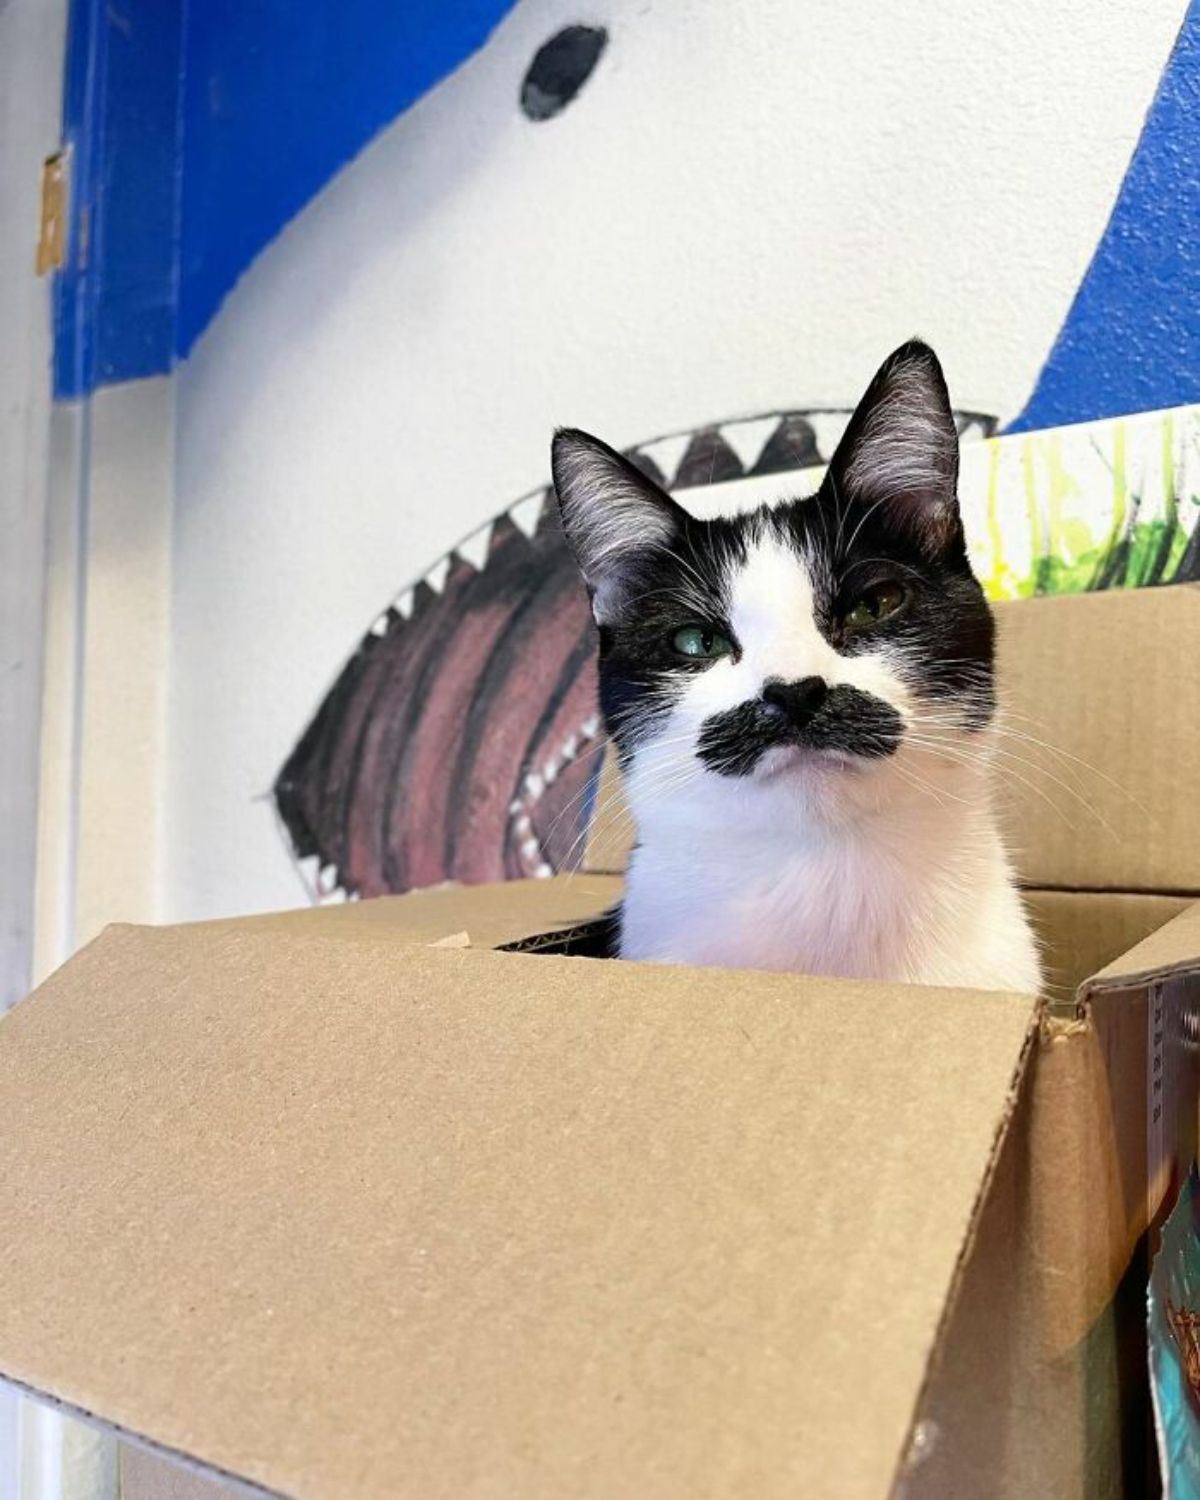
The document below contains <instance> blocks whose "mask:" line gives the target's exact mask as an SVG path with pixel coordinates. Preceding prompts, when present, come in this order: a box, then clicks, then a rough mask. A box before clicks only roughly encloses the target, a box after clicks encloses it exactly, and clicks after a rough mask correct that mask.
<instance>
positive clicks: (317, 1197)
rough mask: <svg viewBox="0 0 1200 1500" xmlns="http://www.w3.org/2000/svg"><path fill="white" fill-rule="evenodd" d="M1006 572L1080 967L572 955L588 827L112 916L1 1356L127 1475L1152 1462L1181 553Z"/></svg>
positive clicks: (677, 1489)
mask: <svg viewBox="0 0 1200 1500" xmlns="http://www.w3.org/2000/svg"><path fill="white" fill-rule="evenodd" d="M1000 614H1001V627H1002V641H1003V660H1004V676H1005V682H1006V685H1007V694H1008V696H1009V697H1010V698H1011V699H1012V704H1011V707H1012V711H1013V712H1014V714H1018V715H1022V716H1024V717H1020V718H1017V719H1015V721H1014V722H1017V723H1019V724H1030V725H1031V726H1032V725H1034V724H1037V725H1040V726H1042V727H1040V728H1038V729H1037V730H1036V731H1034V729H1032V728H1031V730H1030V733H1031V734H1033V733H1035V732H1036V734H1037V736H1038V737H1039V738H1045V739H1048V740H1050V741H1051V742H1052V743H1053V744H1054V745H1056V746H1057V747H1059V751H1060V752H1064V753H1065V754H1064V753H1059V754H1057V755H1056V756H1055V757H1053V759H1052V760H1051V762H1050V763H1048V764H1047V765H1046V766H1044V767H1041V768H1040V769H1039V767H1038V765H1037V764H1036V763H1037V762H1038V760H1039V755H1040V754H1041V752H1040V751H1039V749H1038V747H1037V746H1036V745H1035V744H1034V743H1033V742H1032V741H1031V742H1030V743H1029V759H1030V761H1032V762H1034V763H1035V764H1034V765H1028V766H1023V767H1022V772H1021V779H1020V780H1017V779H1016V778H1015V777H1014V778H1013V780H1012V785H1011V786H1010V787H1009V790H1008V793H1007V796H1006V803H1007V817H1008V819H1009V823H1010V827H1011V829H1012V833H1013V838H1014V841H1015V844H1016V846H1017V847H1018V849H1019V851H1020V857H1021V868H1022V873H1023V876H1024V878H1025V880H1026V882H1027V884H1028V886H1029V900H1030V905H1031V908H1032V910H1033V912H1034V914H1035V917H1036V920H1037V921H1038V924H1039V927H1040V928H1041V929H1042V931H1043V933H1044V934H1045V938H1046V942H1047V947H1048V952H1049V954H1050V958H1051V962H1052V964H1053V966H1054V970H1055V975H1054V978H1055V983H1056V984H1057V986H1058V988H1057V989H1055V990H1054V991H1052V992H1051V997H1050V998H1049V999H1048V998H1047V997H1034V996H1020V995H1003V994H984V993H969V992H960V991H955V990H947V989H943V990H936V989H920V988H913V987H905V986H888V985H878V984H860V983H849V982H838V981H829V980H817V979H809V978H805V977H802V976H793V975H779V974H761V973H748V972H737V973H734V972H728V971H719V970H687V969H680V968H668V967H655V966H650V965H641V964H625V963H612V962H603V961H597V960H596V959H593V958H588V957H584V956H581V955H582V954H583V953H586V951H587V932H588V928H587V924H586V921H584V920H583V919H585V918H587V917H589V916H591V915H593V914H594V913H596V912H598V911H600V910H602V909H603V908H604V907H606V906H607V905H608V904H609V903H610V902H611V901H612V900H613V899H614V897H615V896H616V894H617V892H618V889H619V879H618V877H617V876H616V875H614V874H612V873H608V871H609V870H611V869H612V868H614V867H619V863H620V859H621V856H622V851H621V850H620V849H619V848H618V847H616V846H614V845H612V844H611V843H610V844H607V845H606V844H605V843H604V842H603V841H602V840H597V841H596V843H595V844H594V846H593V847H592V848H591V849H590V851H589V856H588V868H587V869H586V870H585V871H584V872H582V873H580V874H579V875H577V876H574V877H571V878H567V879H556V880H552V881H545V882H532V883H527V884H514V885H509V886H498V887H480V888H476V889H473V890H442V891H437V892H426V893H421V894H416V895H413V896H409V897H404V898H399V899H392V900H384V901H378V902H370V903H361V904H356V905H351V906H344V907H340V908H332V909H328V908H327V909H320V910H309V911H305V912H299V913H288V914H283V915H278V916H269V917H257V918H247V919H242V920H235V921H228V922H218V923H208V924H203V925H196V926H190V927H179V928H173V929H172V928H164V929H146V928H142V929H138V928H128V927H126V928H121V927H118V928H112V929H109V930H108V931H107V932H106V933H105V934H104V935H103V936H101V937H100V938H99V939H98V940H97V941H96V942H95V943H93V944H92V945H91V946H90V947H88V948H87V949H85V950H84V951H83V952H82V953H80V954H79V955H78V956H77V957H76V958H74V959H73V960H72V961H71V962H70V963H68V964H67V965H66V966H65V967H64V968H63V969H62V970H60V971H59V972H58V973H57V974H56V975H54V976H53V977H52V978H51V979H50V980H49V981H48V982H47V983H46V984H45V985H43V986H42V988H41V989H40V990H39V991H38V992H37V994H36V995H35V996H34V997H33V998H32V999H31V1000H29V1001H28V1002H26V1003H25V1004H24V1005H22V1006H20V1007H18V1008H17V1009H16V1010H15V1011H14V1012H13V1013H12V1014H11V1015H10V1016H9V1017H8V1018H7V1019H6V1020H5V1021H4V1022H3V1023H0V1118H2V1119H3V1120H4V1122H5V1129H4V1133H3V1136H2V1137H0V1224H3V1226H4V1229H3V1244H2V1253H0V1371H2V1372H3V1374H4V1376H5V1377H6V1378H7V1379H9V1380H10V1381H13V1382H15V1383H16V1384H18V1385H20V1386H22V1387H24V1388H26V1389H28V1390H30V1391H32V1392H34V1393H36V1394H38V1395H39V1396H41V1397H43V1398H45V1399H49V1400H53V1401H58V1402H62V1403H63V1404H64V1405H66V1406H68V1407H70V1408H71V1409H72V1410H74V1411H77V1412H80V1413H83V1414H84V1415H86V1416H88V1417H90V1418H91V1419H93V1420H96V1421H98V1422H102V1423H105V1424H107V1425H108V1426H110V1427H111V1428H113V1429H114V1430H116V1431H117V1432H119V1433H122V1434H126V1435H129V1436H130V1437H132V1438H134V1439H136V1440H137V1443H138V1444H139V1448H140V1449H145V1450H146V1451H145V1452H141V1451H138V1452H132V1451H131V1452H130V1454H129V1455H128V1461H127V1467H126V1473H125V1493H126V1497H127V1500H134V1497H137V1500H152V1497H153V1500H166V1497H169V1496H172V1495H175V1496H180V1497H182V1496H184V1495H187V1496H192V1495H195V1496H201V1495H206V1494H215V1493H219V1492H220V1488H221V1486H220V1485H219V1484H218V1483H217V1481H220V1480H221V1479H222V1478H224V1479H236V1480H238V1481H241V1482H242V1483H247V1484H250V1485H252V1486H255V1487H257V1488H259V1489H260V1490H265V1491H269V1492H272V1493H278V1494H284V1495H289V1496H296V1497H303V1500H308V1497H332V1496H363V1497H387V1500H394V1497H402V1496H412V1497H418V1496H419V1497H422V1500H426V1497H439V1496H445V1497H459V1496H464V1495H473V1496H516V1495H520V1496H522V1497H525V1496H567V1495H570V1496H578V1495H595V1496H606V1497H607V1496H614V1495H637V1496H639V1497H640V1496H651V1497H653V1496H664V1497H666V1496H671V1497H676V1496H679V1497H683V1496H687V1497H692V1496H700V1495H711V1496H734V1495H737V1496H755V1497H771V1496H775V1495H778V1496H795V1495H806V1496H807V1495H812V1496H825V1495H828V1496H837V1497H841V1496H863V1497H875V1496H883V1495H887V1494H891V1493H897V1494H903V1495H904V1496H906V1497H915V1496H921V1497H924V1496H947V1497H949V1496H954V1497H961V1496H968V1495H969V1496H972V1497H981V1496H982V1497H987V1496H999V1495H1012V1496H1022V1497H1027V1496H1040V1495H1046V1496H1056V1497H1058V1496H1073V1495H1087V1496H1092V1495H1100V1496H1109V1495H1113V1496H1115V1495H1118V1494H1122V1493H1129V1494H1142V1493H1146V1486H1147V1484H1148V1483H1149V1482H1150V1481H1149V1480H1148V1477H1147V1476H1148V1473H1149V1468H1148V1466H1149V1464H1150V1461H1151V1454H1150V1451H1149V1442H1150V1439H1149V1429H1148V1427H1147V1425H1146V1421H1145V1418H1146V1414H1147V1409H1146V1407H1145V1398H1146V1389H1145V1370H1144V1363H1145V1355H1144V1310H1145V1300H1144V1294H1145V1271H1144V1264H1143V1257H1144V1253H1145V1250H1146V1247H1147V1243H1148V1235H1149V1234H1151V1233H1152V1231H1153V1223H1154V1220H1155V1217H1156V1216H1157V1215H1158V1214H1159V1213H1160V1211H1161V1209H1162V1207H1163V1201H1164V1197H1165V1195H1166V1194H1168V1192H1169V1189H1170V1184H1171V1181H1172V1180H1173V1177H1174V1176H1175V1175H1176V1174H1178V1171H1179V1165H1180V1163H1181V1162H1185V1161H1186V1160H1188V1159H1190V1156H1191V1154H1192V1153H1193V1152H1194V1150H1195V1129H1196V1097H1197V1079H1196V1063H1197V1056H1196V1050H1195V1038H1196V1036H1198V1035H1200V988H1198V984H1200V981H1198V977H1197V976H1198V975H1200V903H1195V902H1194V898H1195V897H1196V896H1197V895H1200V800H1198V799H1196V798H1195V797H1194V796H1193V795H1192V788H1191V785H1190V767H1191V761H1192V756H1193V754H1194V746H1195V745H1196V743H1197V741H1198V739H1200V681H1197V675H1196V673H1195V671H1194V668H1193V667H1192V666H1191V658H1190V656H1189V652H1190V651H1191V650H1192V649H1193V648H1192V643H1193V642H1195V641H1196V640H1197V639H1198V638H1200V632H1198V629H1197V627H1198V626H1200V591H1197V590H1196V589H1193V588H1189V587H1181V588H1175V589H1164V590H1158V591H1143V592H1141V593H1127V594H1110V595H1104V596H1083V597H1079V598H1071V599H1067V598H1060V599H1051V600H1035V601H1029V602H1025V603H1021V604H1018V605H1012V606H1008V607H1006V608H1004V609H1002V610H1001V612H1000ZM1089 767H1098V768H1099V770H1098V771H1094V770H1091V769H1088V768H1089ZM1039 778H1040V780H1042V781H1044V782H1045V785H1046V786H1049V787H1051V788H1052V789H1053V786H1054V782H1055V781H1057V782H1058V783H1059V784H1060V785H1059V791H1060V792H1061V789H1062V785H1063V784H1066V785H1075V786H1076V788H1077V793H1076V795H1077V796H1078V797H1079V798H1082V799H1084V801H1085V802H1087V803H1089V804H1090V805H1091V806H1092V810H1093V813H1094V814H1095V816H1092V815H1091V814H1089V815H1088V816H1086V817H1085V816H1083V815H1082V808H1081V807H1076V806H1075V804H1074V802H1072V801H1071V800H1070V799H1068V802H1067V805H1066V806H1064V807H1063V812H1062V816H1061V817H1060V816H1059V815H1058V814H1057V813H1055V812H1054V811H1053V808H1047V806H1046V805H1045V803H1044V801H1043V800H1042V799H1043V797H1044V796H1046V795H1048V794H1047V793H1046V791H1045V789H1044V787H1043V788H1042V789H1041V790H1039V791H1037V793H1036V795H1035V788H1038V787H1039V785H1040V780H1039ZM1051 801H1052V802H1053V803H1055V805H1060V804H1059V803H1058V801H1057V799H1056V798H1055V797H1054V796H1051ZM564 928H565V929H568V930H569V933H570V934H571V935H569V936H568V937H566V938H565V939H564V938H563V937H562V936H552V937H550V938H547V937H546V936H544V935H545V934H546V933H547V932H548V931H551V930H556V931H557V930H559V929H564ZM1089 976H1090V977H1089ZM1077 987H1078V988H1077ZM154 1453H158V1454H160V1455H168V1456H171V1457H172V1458H174V1459H181V1460H183V1461H185V1462H186V1463H187V1464H188V1465H190V1466H192V1467H193V1468H194V1469H195V1470H196V1474H194V1475H188V1474H185V1473H183V1472H182V1471H181V1470H179V1469H178V1468H177V1467H176V1466H175V1465H174V1464H165V1463H162V1462H156V1461H155V1459H154V1457H153V1454H154ZM204 1476H207V1478H205V1477H204Z"/></svg>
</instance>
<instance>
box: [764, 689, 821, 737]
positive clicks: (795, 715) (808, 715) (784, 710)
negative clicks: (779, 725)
mask: <svg viewBox="0 0 1200 1500" xmlns="http://www.w3.org/2000/svg"><path fill="white" fill-rule="evenodd" d="M828 695H829V685H828V683H826V681H825V679H824V678H823V677H802V678H801V679H800V681H799V682H768V683H765V684H764V685H763V690H762V703H763V707H764V708H765V709H766V710H767V712H768V713H769V714H771V716H772V717H773V718H779V719H785V720H786V721H787V722H788V723H789V724H794V725H795V726H796V728H797V729H800V728H802V727H803V726H804V725H805V724H807V723H808V722H809V720H810V719H812V717H813V715H814V714H816V712H817V711H818V709H819V708H820V707H821V705H822V703H824V702H825V699H826V698H827V697H828Z"/></svg>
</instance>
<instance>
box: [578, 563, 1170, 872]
mask: <svg viewBox="0 0 1200 1500" xmlns="http://www.w3.org/2000/svg"><path fill="white" fill-rule="evenodd" d="M995 612H996V626H997V657H998V665H997V674H998V680H999V683H1000V692H1001V702H1002V705H1003V711H1002V714H1001V723H1002V724H1004V725H1006V726H1007V728H1006V730H1005V732H1003V733H1002V734H1001V735H1000V737H999V740H998V742H997V753H996V777H995V781H996V787H997V792H998V794H999V810H1000V815H1001V826H1002V827H1003V829H1004V831H1005V836H1006V838H1007V840H1008V843H1009V847H1010V848H1011V850H1012V852H1013V856H1014V858H1015V861H1016V864H1017V869H1018V871H1019V873H1020V878H1021V882H1022V884H1023V885H1026V886H1031V887H1037V888H1041V889H1059V890H1075V891H1129V892H1138V891H1143V892H1161V893H1164V894H1182V895H1190V896H1197V895H1200V798H1196V797H1193V796H1190V795H1188V794H1186V793H1181V791H1180V783H1179V772H1180V767H1183V766H1188V765H1190V764H1191V762H1192V760H1193V758H1194V754H1195V746H1196V744H1197V742H1198V741H1200V672H1196V671H1192V670H1186V669H1184V666H1183V664H1184V662H1185V661H1188V656H1187V653H1188V650H1189V649H1190V643H1192V642H1195V641H1197V640H1200V587H1197V586H1196V585H1193V584H1180V585H1177V586H1173V587H1170V588H1157V589H1120V590H1109V591H1107V592H1104V593H1096V594H1071V595H1061V596H1057V597H1053V598H1041V599H1021V600H1016V601H1010V602H1006V603H1003V604H998V605H996V606H995ZM1135 705H1136V711H1135ZM620 797H621V791H620V776H619V773H618V771H617V768H616V764H615V761H614V759H613V758H612V757H611V756H610V757H609V759H608V760H607V761H606V763H605V766H604V769H603V772H602V773H601V784H600V790H599V794H598V797H597V807H598V808H600V809H604V810H605V812H604V816H601V817H597V819H596V823H595V832H594V834H593V836H592V838H591V840H590V842H589V845H588V848H587V853H586V863H587V866H588V868H589V869H592V870H608V871H618V870H622V869H624V866H625V861H626V859H627V858H628V854H629V849H630V845H631V843H632V840H633V828H632V824H631V820H630V819H629V818H622V817H619V816H616V815H615V812H614V811H613V809H615V808H616V807H617V806H619V805H620Z"/></svg>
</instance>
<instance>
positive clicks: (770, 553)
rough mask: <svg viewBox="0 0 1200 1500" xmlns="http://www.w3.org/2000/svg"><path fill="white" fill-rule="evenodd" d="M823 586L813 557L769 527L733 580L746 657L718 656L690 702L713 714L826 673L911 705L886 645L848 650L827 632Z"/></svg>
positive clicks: (736, 628)
mask: <svg viewBox="0 0 1200 1500" xmlns="http://www.w3.org/2000/svg"><path fill="white" fill-rule="evenodd" d="M816 587H817V580H816V579H815V578H814V576H813V572H812V570H811V565H810V562H809V560H808V559H806V558H805V557H803V556H801V555H800V554H799V553H797V552H796V551H795V550H794V549H793V548H792V547H790V546H788V545H787V543H786V542H784V541H782V540H781V539H780V538H778V537H776V536H771V535H769V534H768V535H763V536H759V537H756V538H755V539H754V540H753V541H751V542H750V543H749V545H748V547H747V553H746V560H745V562H744V563H743V562H739V563H735V564H732V565H731V573H730V576H729V579H728V582H727V597H728V599H729V625H730V627H731V629H732V631H733V634H734V638H735V639H736V641H737V644H738V647H739V650H740V656H739V659H738V660H736V661H735V660H733V659H732V658H727V659H725V660H722V661H718V662H716V663H714V665H713V666H712V667H710V668H709V669H708V670H707V671H705V672H702V673H699V674H697V676H696V677H695V678H694V679H693V680H692V681H691V682H690V683H689V684H688V686H687V688H686V690H685V692H684V694H683V698H682V705H683V706H684V707H685V708H686V709H687V710H690V711H691V712H692V713H695V714H697V715H701V716H707V715H708V714H712V713H718V712H720V711H721V710H722V709H725V708H732V707H734V706H735V705H737V704H739V703H744V702H746V701H747V700H749V699H753V698H757V697H758V696H759V695H760V693H761V692H762V689H763V684H764V683H766V682H768V681H769V680H772V679H775V680H779V681H783V682H799V681H800V680H801V679H803V678H805V677H823V678H824V679H825V681H826V683H827V684H828V685H829V686H830V687H838V686H840V685H843V684H845V685H847V686H850V687H856V688H860V689H861V690H862V691H863V692H867V693H872V694H874V695H875V696H876V697H878V698H882V699H884V700H885V702H888V703H890V704H892V705H893V706H894V707H895V708H897V709H900V710H901V712H903V711H904V709H905V707H906V706H907V703H908V699H909V694H908V691H907V689H906V688H905V686H904V684H903V682H902V681H901V679H900V678H899V677H898V676H897V674H896V672H895V670H894V665H893V663H892V662H891V661H889V659H888V655H887V653H886V652H885V651H883V650H880V651H870V650H867V651H862V652H859V653H857V654H856V655H854V656H843V655H841V653H840V652H838V651H837V650H835V649H834V647H833V646H832V645H831V644H830V643H829V641H827V640H826V638H825V637H824V636H823V635H822V634H821V630H820V628H819V626H818V624H817V612H816Z"/></svg>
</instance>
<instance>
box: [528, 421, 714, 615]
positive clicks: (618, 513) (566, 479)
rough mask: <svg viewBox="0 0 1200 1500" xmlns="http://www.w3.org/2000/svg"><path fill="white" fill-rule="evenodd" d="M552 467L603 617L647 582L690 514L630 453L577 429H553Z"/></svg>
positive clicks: (570, 540)
mask: <svg viewBox="0 0 1200 1500" xmlns="http://www.w3.org/2000/svg"><path fill="white" fill-rule="evenodd" d="M551 468H552V471H553V474H554V488H555V491H556V493H557V495H558V509H559V514H560V515H561V517H562V527H563V533H564V535H565V536H566V539H567V545H568V546H569V547H570V549H571V551H572V552H573V553H574V555H575V561H576V562H577V563H578V564H579V569H580V572H581V573H582V574H583V578H584V582H585V583H586V584H587V587H588V593H589V594H590V595H591V599H592V612H593V613H594V614H595V616H596V619H597V620H598V621H599V622H600V623H604V622H605V621H606V620H609V619H612V618H613V617H614V616H615V615H617V614H618V613H619V612H620V611H621V610H622V609H623V608H624V607H625V606H626V605H627V604H628V602H629V600H630V598H631V597H632V596H633V595H634V594H635V593H636V592H637V591H638V589H639V588H640V587H642V586H644V580H645V578H646V575H647V571H648V566H649V565H650V564H652V562H653V559H654V556H655V554H656V553H661V552H664V551H670V550H671V548H672V547H673V546H674V545H675V543H676V542H677V541H678V539H679V538H680V536H681V535H682V533H683V530H684V527H685V526H686V524H687V514H686V512H685V511H684V510H683V509H682V507H680V506H678V505H676V503H675V501H674V500H672V499H671V497H670V495H668V494H667V492H666V491H665V490H662V489H660V488H659V487H658V485H656V484H655V483H654V482H653V481H652V480H650V479H647V478H646V476H645V475H644V474H643V473H642V472H641V470H640V469H637V468H635V467H634V465H633V464H631V463H630V462H629V460H628V459H627V458H623V457H622V456H621V454H619V453H617V452H616V451H615V450H614V449H612V448H610V447H609V446H608V444H607V443H602V442H601V441H600V439H599V438H594V437H592V436H591V435H590V434H588V433H586V432H579V431H577V430H576V429H575V428H571V427H560V428H559V430H558V431H557V432H556V433H555V434H554V444H553V447H552V449H551Z"/></svg>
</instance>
